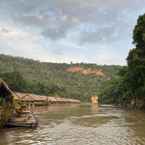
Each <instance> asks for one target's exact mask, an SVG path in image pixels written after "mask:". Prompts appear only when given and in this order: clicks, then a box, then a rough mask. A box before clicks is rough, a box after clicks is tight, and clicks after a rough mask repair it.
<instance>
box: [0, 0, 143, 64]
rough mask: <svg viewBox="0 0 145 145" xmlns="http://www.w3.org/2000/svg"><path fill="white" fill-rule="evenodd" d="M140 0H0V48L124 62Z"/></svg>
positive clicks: (70, 58)
mask: <svg viewBox="0 0 145 145" xmlns="http://www.w3.org/2000/svg"><path fill="white" fill-rule="evenodd" d="M144 4H145V1H144V0H140V1H138V0H134V1H133V2H132V0H69V1H68V0H61V1H60V0H53V1H52V0H43V1H42V0H0V52H1V53H8V54H12V55H19V56H25V57H29V58H34V59H40V60H43V61H57V62H59V61H61V62H63V61H65V62H70V61H78V62H81V61H85V62H96V63H99V64H100V63H101V64H104V63H107V64H113V63H114V64H125V61H124V60H125V57H126V56H127V53H128V49H129V48H131V47H132V44H131V42H132V39H131V32H132V29H133V27H134V25H135V23H136V19H137V17H138V15H139V14H142V13H143V12H144V11H145V8H144Z"/></svg>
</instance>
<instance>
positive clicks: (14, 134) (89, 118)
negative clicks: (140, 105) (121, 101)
mask: <svg viewBox="0 0 145 145" xmlns="http://www.w3.org/2000/svg"><path fill="white" fill-rule="evenodd" d="M35 111H36V116H37V118H38V120H39V126H38V128H37V129H24V128H15V129H3V130H0V145H145V113H143V112H141V111H126V110H122V109H119V108H115V107H112V106H101V107H97V106H96V105H93V106H92V105H89V104H82V105H54V106H49V107H45V108H42V107H41V108H40V107H39V108H37V109H36V110H35Z"/></svg>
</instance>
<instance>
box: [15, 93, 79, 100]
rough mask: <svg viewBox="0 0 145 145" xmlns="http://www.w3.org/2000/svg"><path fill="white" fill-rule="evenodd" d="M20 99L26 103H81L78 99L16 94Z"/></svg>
mask: <svg viewBox="0 0 145 145" xmlns="http://www.w3.org/2000/svg"><path fill="white" fill-rule="evenodd" d="M15 94H16V95H17V96H18V97H17V100H20V101H24V102H39V101H43V102H50V103H51V102H52V103H63V102H64V103H67V102H68V103H80V101H79V100H76V99H68V98H61V97H53V96H41V95H36V94H31V93H20V92H16V93H15Z"/></svg>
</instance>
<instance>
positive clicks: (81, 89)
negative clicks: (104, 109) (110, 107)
mask: <svg viewBox="0 0 145 145" xmlns="http://www.w3.org/2000/svg"><path fill="white" fill-rule="evenodd" d="M120 68H121V66H113V65H112V66H107V65H102V66H101V65H96V64H85V63H78V64H66V63H62V64H60V63H46V62H40V61H35V60H32V59H26V58H20V57H12V56H8V55H2V54H1V55H0V77H1V78H2V79H4V80H5V81H7V83H8V84H9V86H10V87H11V88H12V89H13V90H15V91H21V92H29V93H36V94H41V95H53V96H62V97H69V98H75V99H80V100H82V101H88V99H89V98H90V96H92V95H98V94H99V93H100V90H101V88H102V87H103V84H104V82H105V81H107V80H110V79H112V78H115V77H117V72H118V70H119V69H120Z"/></svg>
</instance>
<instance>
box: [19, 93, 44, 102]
mask: <svg viewBox="0 0 145 145" xmlns="http://www.w3.org/2000/svg"><path fill="white" fill-rule="evenodd" d="M16 94H17V96H18V98H17V99H18V100H21V101H28V102H33V101H47V96H40V95H35V94H31V93H20V92H16Z"/></svg>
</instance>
